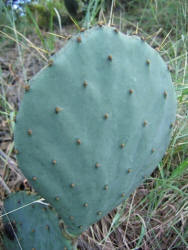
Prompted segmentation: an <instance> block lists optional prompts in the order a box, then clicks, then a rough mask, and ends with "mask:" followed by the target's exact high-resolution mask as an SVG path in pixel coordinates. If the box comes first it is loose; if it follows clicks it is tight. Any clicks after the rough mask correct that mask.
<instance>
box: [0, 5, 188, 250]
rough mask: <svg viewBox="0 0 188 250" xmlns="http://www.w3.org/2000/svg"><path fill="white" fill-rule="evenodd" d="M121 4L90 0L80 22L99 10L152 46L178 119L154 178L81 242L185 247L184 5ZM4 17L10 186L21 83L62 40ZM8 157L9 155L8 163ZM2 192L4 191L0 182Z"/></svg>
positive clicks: (187, 41) (4, 119) (3, 99)
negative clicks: (164, 69)
mask: <svg viewBox="0 0 188 250" xmlns="http://www.w3.org/2000/svg"><path fill="white" fill-rule="evenodd" d="M122 2H123V1H114V6H113V8H112V12H110V11H109V12H105V9H104V5H103V4H104V1H97V0H95V1H94V0H93V1H91V4H90V5H89V6H88V9H87V11H86V16H85V17H84V18H83V20H82V22H81V23H79V22H78V25H80V26H82V24H83V23H84V22H86V21H87V22H90V23H91V24H95V23H96V22H97V21H98V16H97V13H99V11H100V15H99V18H100V20H103V21H105V22H106V23H108V21H109V19H111V20H112V22H113V23H115V24H116V25H117V26H118V28H119V29H120V30H122V32H125V33H127V34H132V33H133V32H136V33H137V34H139V35H142V36H144V37H145V38H146V39H147V42H148V43H149V44H150V45H151V46H153V47H159V49H160V51H159V53H160V54H161V56H162V57H163V58H164V60H165V61H166V62H167V64H168V65H169V66H170V69H171V74H172V79H173V84H174V87H175V90H176V94H177V101H178V111H177V121H176V124H175V126H174V133H173V137H172V141H171V144H170V145H169V148H168V150H167V152H166V154H165V156H164V158H163V160H162V161H161V162H160V164H159V166H158V168H157V169H156V170H155V171H154V173H153V174H152V176H150V177H148V178H147V180H145V182H144V183H143V185H141V186H140V187H139V188H138V189H137V190H136V191H135V192H134V193H133V194H132V195H131V196H130V197H129V198H128V199H127V200H126V201H125V203H124V204H121V205H120V206H119V207H118V208H117V209H115V210H114V211H112V213H111V214H109V215H108V216H106V217H105V218H103V219H102V220H101V221H100V222H98V223H96V224H95V225H94V226H92V227H91V228H90V229H89V230H88V231H87V232H85V233H84V234H83V236H82V237H81V238H80V241H81V242H85V244H86V242H88V243H87V244H89V246H92V247H93V248H94V249H97V247H96V246H97V245H100V246H106V247H107V249H121V247H122V249H137V248H139V247H140V248H142V249H153V250H155V249H161V250H162V249H180V250H181V249H182V250H183V249H186V248H188V219H187V217H188V185H187V183H188V66H187V65H188V54H187V51H188V35H187V31H188V4H187V1H186V0H147V1H138V0H132V1H129V3H128V5H127V6H126V8H125V7H124V4H123V3H122ZM101 13H102V14H101ZM103 14H104V15H103ZM6 15H9V17H10V18H9V20H10V22H9V23H7V25H8V26H9V28H5V27H4V28H3V29H2V28H0V31H2V32H4V33H6V34H7V36H6V35H4V34H3V33H0V50H1V51H2V52H1V53H0V58H3V59H4V60H3V62H4V63H1V70H0V91H1V94H0V107H1V108H0V116H1V120H0V123H1V127H2V130H1V131H0V132H4V133H5V135H3V136H2V139H3V140H4V139H5V138H10V141H8V142H3V143H2V144H1V147H0V150H1V151H3V153H4V154H2V153H1V154H0V159H1V168H0V171H1V172H0V173H2V174H1V176H2V180H3V181H4V184H5V185H7V187H8V188H9V189H13V190H14V189H16V187H18V186H19V184H20V182H21V181H22V180H23V177H22V176H21V175H20V174H19V173H17V174H15V173H14V171H13V169H14V168H15V167H14V166H15V165H16V160H15V153H14V151H13V147H14V141H13V140H12V139H11V138H12V136H13V131H14V116H15V115H16V113H17V111H18V108H19V107H18V104H19V102H20V100H21V97H22V94H23V87H24V85H25V83H26V82H27V81H28V79H30V78H31V77H32V76H33V75H35V74H36V72H37V71H38V70H39V69H41V68H42V67H43V66H44V65H46V63H47V59H48V54H49V53H50V51H51V50H53V48H55V47H56V46H59V47H61V45H59V44H61V43H63V40H62V39H61V38H59V37H56V36H53V40H52V38H51V37H49V36H47V35H46V32H44V31H43V30H41V29H40V28H39V26H38V24H37V23H36V22H35V20H33V25H34V26H33V27H34V28H33V31H34V32H33V33H37V34H36V35H34V34H32V35H30V36H29V34H28V32H27V31H26V29H27V28H25V27H23V26H20V25H19V24H18V25H17V24H16V22H13V21H12V18H11V12H10V11H9V12H8V11H6ZM7 20H8V19H7ZM25 24H27V25H28V30H30V31H31V30H32V28H31V27H30V26H31V24H30V26H29V24H28V22H27V20H25ZM73 25H74V24H73ZM63 28H65V30H66V31H67V33H69V34H70V33H75V32H77V28H73V27H69V28H68V27H63ZM52 29H53V23H52V20H51V24H50V27H49V31H50V32H55V33H57V34H58V31H56V30H52ZM70 29H71V30H70ZM18 32H20V33H21V34H22V36H21V35H20V34H19V33H18ZM61 35H62V34H61ZM26 37H27V39H28V40H26ZM7 38H8V40H7ZM46 39H47V41H46ZM48 39H49V40H48ZM7 44H8V47H6V46H7ZM34 44H35V46H34ZM6 48H8V49H6ZM39 48H40V49H39ZM7 53H8V56H10V57H8V58H7ZM15 54H16V56H15ZM31 61H32V62H33V63H32V64H31V63H30V62H31ZM9 64H10V65H11V67H10V65H9ZM6 67H7V68H6ZM17 78H18V79H17ZM13 81H14V82H15V84H14V85H12V82H13ZM6 156H8V157H10V158H11V161H12V162H13V163H12V165H11V164H10V163H8V161H7V159H6ZM14 164H15V165H14ZM0 193H1V197H3V195H4V188H3V187H2V188H1V189H0ZM0 231H1V230H0ZM0 237H1V236H0ZM82 249H85V248H84V247H83V248H82Z"/></svg>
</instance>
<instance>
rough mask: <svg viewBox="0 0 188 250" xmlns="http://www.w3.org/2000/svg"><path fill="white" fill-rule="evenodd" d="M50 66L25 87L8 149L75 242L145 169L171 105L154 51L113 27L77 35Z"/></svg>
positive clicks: (161, 145)
mask: <svg viewBox="0 0 188 250" xmlns="http://www.w3.org/2000/svg"><path fill="white" fill-rule="evenodd" d="M52 60H53V64H52V61H51V63H50V66H49V67H47V68H45V69H44V70H42V71H40V72H39V73H38V74H37V75H36V76H35V77H34V78H33V79H32V80H31V81H30V88H29V87H28V88H27V91H26V93H25V96H24V99H23V102H22V105H21V107H20V111H19V114H18V117H17V123H16V130H15V145H16V148H17V150H18V151H19V154H18V164H19V167H20V168H21V170H22V171H23V173H24V174H25V176H26V177H27V178H28V179H29V181H30V183H31V184H32V185H33V187H34V188H35V189H36V191H37V192H39V193H40V194H41V195H42V196H43V197H45V198H46V199H47V200H48V201H49V202H50V203H51V204H52V205H53V206H54V207H55V208H56V210H57V212H58V213H59V214H61V216H62V218H63V220H64V222H65V224H66V225H67V230H68V231H69V232H70V233H72V234H75V235H79V234H80V233H81V232H82V231H84V230H85V229H87V228H88V227H89V226H90V225H91V224H93V223H94V222H96V221H98V220H100V219H101V217H103V216H104V215H106V214H107V213H108V212H110V211H111V210H112V209H113V208H114V207H116V206H117V205H118V204H120V203H121V202H122V201H123V200H124V199H125V198H127V197H128V196H129V195H130V194H131V193H132V192H133V191H134V190H135V189H136V187H138V186H139V185H140V184H141V183H142V182H143V181H144V176H149V175H150V174H151V173H152V172H153V170H154V169H155V167H156V166H157V164H158V163H159V161H160V160H161V159H162V157H163V155H164V153H165V151H166V149H167V146H168V144H169V141H170V135H171V131H172V127H173V123H174V121H175V115H176V98H175V92H174V89H173V86H172V81H171V76H170V73H169V71H168V67H167V65H166V64H165V63H164V61H163V60H162V58H161V57H160V55H159V54H158V52H157V51H155V50H154V49H152V48H151V47H150V46H149V45H148V44H147V43H146V42H145V41H143V40H142V39H140V38H139V37H136V36H132V37H131V36H126V35H124V34H122V33H121V32H119V31H118V30H117V29H115V28H111V27H106V26H101V25H99V26H97V27H94V28H92V29H89V30H87V31H85V32H81V34H79V35H77V36H76V37H73V38H72V39H71V40H70V41H69V42H68V44H67V45H66V46H65V47H64V48H63V49H62V50H60V52H58V53H57V54H56V55H55V56H54V57H53V58H52ZM51 64H52V65H51Z"/></svg>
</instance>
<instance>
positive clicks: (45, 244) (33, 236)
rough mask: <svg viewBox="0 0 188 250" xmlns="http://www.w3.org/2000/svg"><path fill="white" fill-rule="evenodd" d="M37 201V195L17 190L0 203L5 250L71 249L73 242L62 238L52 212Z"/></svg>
mask: <svg viewBox="0 0 188 250" xmlns="http://www.w3.org/2000/svg"><path fill="white" fill-rule="evenodd" d="M39 200H40V197H39V196H38V195H36V194H34V193H26V192H23V191H21V192H17V193H12V194H11V195H10V196H9V197H8V198H7V199H6V200H5V201H4V210H5V211H4V212H6V213H8V216H7V215H4V216H3V223H4V230H3V231H4V235H3V243H4V245H5V249H6V250H20V249H23V250H28V249H30V250H52V249H53V250H62V249H63V250H75V249H76V248H75V247H74V246H73V245H74V242H73V240H71V239H67V238H66V237H65V235H63V232H62V230H61V228H60V226H59V224H60V221H59V218H58V215H57V213H56V211H55V210H54V209H52V208H50V207H49V206H46V205H44V203H43V204H41V202H36V201H39ZM9 213H10V214H9Z"/></svg>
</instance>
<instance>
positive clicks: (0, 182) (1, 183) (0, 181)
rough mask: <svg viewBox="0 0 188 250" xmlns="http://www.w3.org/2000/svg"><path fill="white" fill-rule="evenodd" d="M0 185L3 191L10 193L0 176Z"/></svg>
mask: <svg viewBox="0 0 188 250" xmlns="http://www.w3.org/2000/svg"><path fill="white" fill-rule="evenodd" d="M0 185H1V186H2V187H4V189H5V190H6V191H7V192H8V193H9V194H10V193H11V191H10V189H9V187H8V186H7V184H6V183H5V182H4V180H3V179H2V177H1V176H0Z"/></svg>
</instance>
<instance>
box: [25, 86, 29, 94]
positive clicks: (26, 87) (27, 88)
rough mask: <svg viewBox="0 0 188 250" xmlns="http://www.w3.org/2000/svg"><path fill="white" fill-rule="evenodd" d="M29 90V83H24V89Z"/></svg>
mask: <svg viewBox="0 0 188 250" xmlns="http://www.w3.org/2000/svg"><path fill="white" fill-rule="evenodd" d="M29 90H30V86H29V84H26V85H25V91H26V92H28V91H29Z"/></svg>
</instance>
